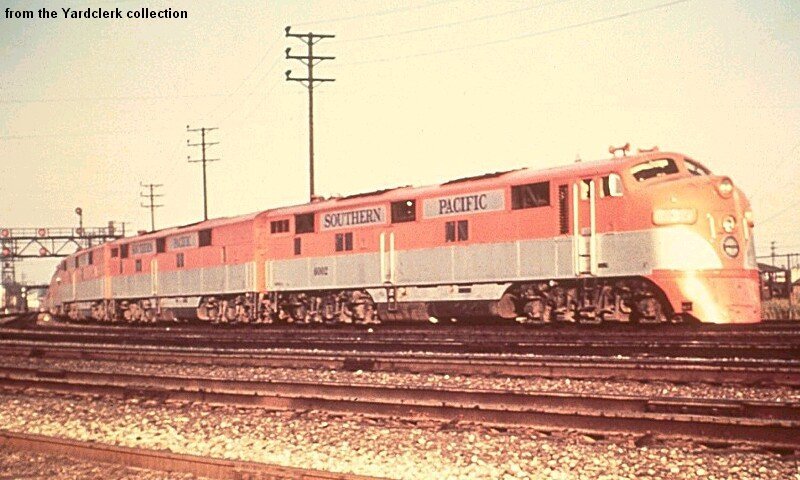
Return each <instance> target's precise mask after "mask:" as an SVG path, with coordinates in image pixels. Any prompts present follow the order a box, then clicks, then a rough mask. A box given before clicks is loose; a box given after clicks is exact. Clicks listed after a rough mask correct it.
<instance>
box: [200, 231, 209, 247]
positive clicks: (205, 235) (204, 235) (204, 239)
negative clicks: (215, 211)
mask: <svg viewBox="0 0 800 480" xmlns="http://www.w3.org/2000/svg"><path fill="white" fill-rule="evenodd" d="M197 244H198V245H199V246H201V247H207V246H209V245H211V229H210V228H206V229H205V230H200V231H199V232H197Z"/></svg>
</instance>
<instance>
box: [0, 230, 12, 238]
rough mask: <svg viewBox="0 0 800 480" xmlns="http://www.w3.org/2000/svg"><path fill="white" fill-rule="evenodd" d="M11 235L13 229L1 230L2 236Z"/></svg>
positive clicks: (0, 234)
mask: <svg viewBox="0 0 800 480" xmlns="http://www.w3.org/2000/svg"><path fill="white" fill-rule="evenodd" d="M10 235H11V231H10V230H9V229H7V228H4V229H3V230H2V231H0V236H2V237H3V238H8V237H9V236H10Z"/></svg>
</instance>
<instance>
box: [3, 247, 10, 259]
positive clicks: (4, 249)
mask: <svg viewBox="0 0 800 480" xmlns="http://www.w3.org/2000/svg"><path fill="white" fill-rule="evenodd" d="M3 256H4V257H10V256H11V249H10V248H8V247H3Z"/></svg>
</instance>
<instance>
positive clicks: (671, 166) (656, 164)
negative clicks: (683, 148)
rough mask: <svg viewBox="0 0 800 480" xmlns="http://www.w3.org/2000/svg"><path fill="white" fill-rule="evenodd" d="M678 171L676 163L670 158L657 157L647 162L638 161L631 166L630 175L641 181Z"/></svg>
mask: <svg viewBox="0 0 800 480" xmlns="http://www.w3.org/2000/svg"><path fill="white" fill-rule="evenodd" d="M676 173H678V165H676V164H675V160H672V159H671V158H659V159H657V160H650V161H649V162H644V163H640V164H638V165H634V166H633V167H631V175H633V178H635V179H636V181H637V182H643V181H645V180H649V179H651V178H655V177H663V176H664V175H673V174H676Z"/></svg>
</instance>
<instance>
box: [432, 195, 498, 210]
mask: <svg viewBox="0 0 800 480" xmlns="http://www.w3.org/2000/svg"><path fill="white" fill-rule="evenodd" d="M487 208H488V205H487V204H486V194H485V193H483V194H481V195H467V196H465V197H455V198H442V199H440V200H439V215H449V214H451V213H464V212H474V211H478V210H486V209H487Z"/></svg>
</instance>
